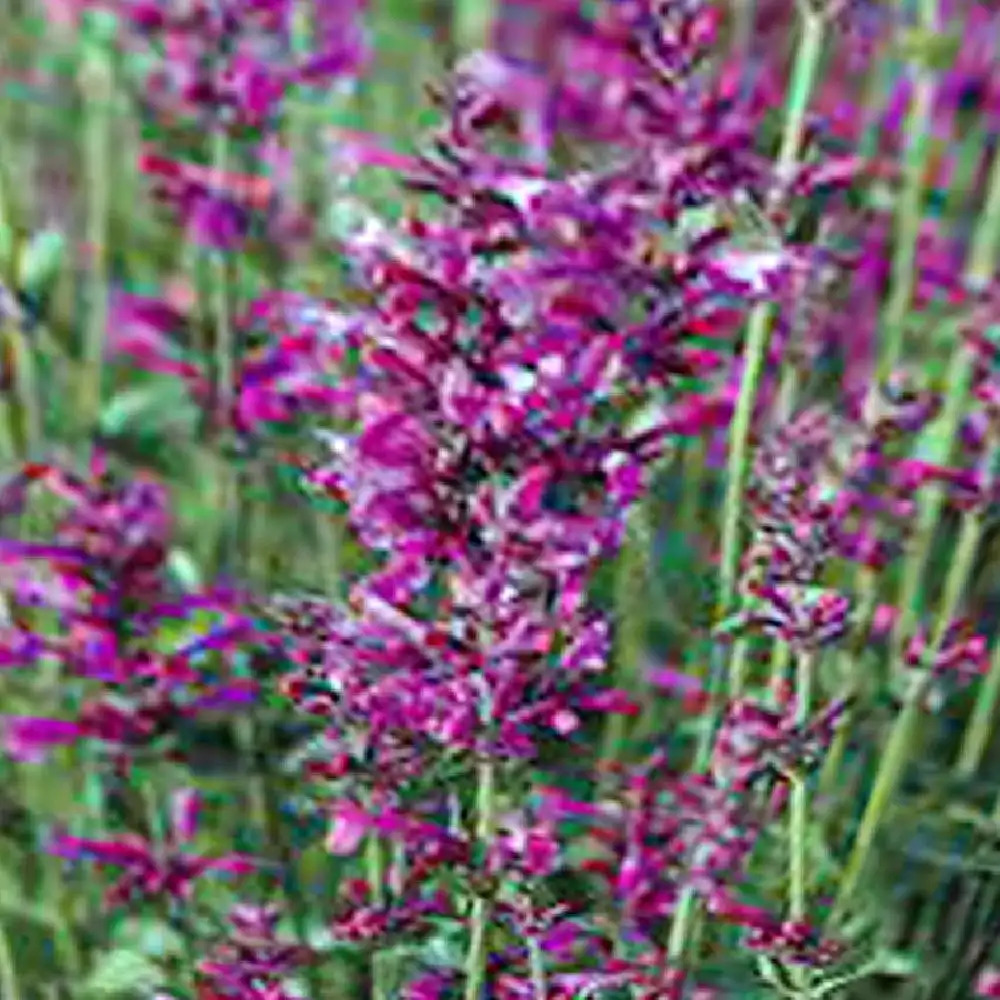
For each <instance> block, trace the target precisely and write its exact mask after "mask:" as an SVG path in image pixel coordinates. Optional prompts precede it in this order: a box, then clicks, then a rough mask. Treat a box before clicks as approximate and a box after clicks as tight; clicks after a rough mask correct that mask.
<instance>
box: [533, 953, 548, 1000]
mask: <svg viewBox="0 0 1000 1000" xmlns="http://www.w3.org/2000/svg"><path fill="white" fill-rule="evenodd" d="M528 965H529V968H530V970H531V1000H548V995H549V991H548V985H547V984H546V981H545V953H544V952H543V951H542V946H541V945H540V944H539V943H538V941H537V939H536V938H531V939H530V940H529V941H528Z"/></svg>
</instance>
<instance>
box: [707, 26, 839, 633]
mask: <svg viewBox="0 0 1000 1000" xmlns="http://www.w3.org/2000/svg"><path fill="white" fill-rule="evenodd" d="M823 27H824V25H823V19H822V18H821V17H820V16H819V15H817V14H814V13H806V14H804V15H803V17H802V37H801V39H800V42H799V46H798V49H797V51H796V55H795V65H794V68H793V70H792V80H791V86H790V91H789V96H788V105H787V114H786V118H785V128H784V132H783V133H782V139H781V149H780V151H779V154H778V161H777V164H776V173H777V176H778V180H779V185H778V186H776V187H775V188H774V189H773V190H772V197H771V198H770V199H769V200H770V201H771V202H772V203H773V202H774V201H775V200H776V199H777V198H778V196H779V193H780V190H781V187H780V185H781V184H783V183H784V182H785V181H786V180H787V178H788V176H789V174H790V173H791V170H792V168H793V167H794V166H795V161H796V160H797V158H798V156H799V151H800V147H801V145H802V132H803V125H804V122H805V114H806V109H807V107H808V105H809V99H810V96H811V95H812V90H813V85H814V83H815V80H816V73H817V70H818V68H819V63H820V57H821V55H822V51H823ZM771 317H772V308H771V304H770V303H768V302H762V303H759V304H758V305H757V306H756V307H755V308H754V310H753V311H752V313H751V314H750V319H749V322H748V326H747V335H746V347H745V349H744V363H745V367H744V370H743V378H742V381H741V384H740V391H739V396H738V397H737V400H736V410H735V413H734V414H733V423H732V429H731V431H730V436H729V461H728V466H727V469H726V496H725V501H724V506H723V514H722V555H721V561H720V580H721V592H720V602H721V605H722V608H723V614H725V613H726V612H728V610H729V608H730V607H731V606H732V603H733V600H734V598H735V596H736V574H737V570H738V566H739V553H740V539H739V528H740V517H741V514H742V505H743V486H744V480H745V478H746V473H747V468H748V465H749V458H750V454H749V452H750V449H749V437H750V423H751V421H752V419H753V408H754V402H755V400H756V398H757V390H758V388H759V386H760V380H761V376H762V375H763V371H764V362H765V358H766V354H767V346H768V343H769V341H770V330H771Z"/></svg>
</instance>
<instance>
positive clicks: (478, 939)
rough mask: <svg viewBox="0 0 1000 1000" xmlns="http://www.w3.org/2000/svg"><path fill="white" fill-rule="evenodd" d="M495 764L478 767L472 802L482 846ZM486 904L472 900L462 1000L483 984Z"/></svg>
mask: <svg viewBox="0 0 1000 1000" xmlns="http://www.w3.org/2000/svg"><path fill="white" fill-rule="evenodd" d="M495 812H496V765H495V764H494V763H493V762H492V761H488V760H485V761H483V762H482V763H480V765H479V783H478V786H477V803H476V815H477V820H476V839H477V840H478V841H479V843H480V844H482V845H483V846H484V847H486V846H488V845H489V843H490V841H491V840H492V837H493V828H494V825H495V822H496V817H495ZM490 909H491V908H490V902H489V900H488V899H487V898H486V897H485V896H483V895H480V894H477V895H476V896H475V898H474V899H473V901H472V914H471V917H470V923H469V927H470V931H469V950H468V952H467V953H466V958H465V1000H479V998H480V994H481V993H482V991H483V985H484V984H485V982H486V960H487V958H488V956H489V951H488V949H487V937H488V934H489V925H490Z"/></svg>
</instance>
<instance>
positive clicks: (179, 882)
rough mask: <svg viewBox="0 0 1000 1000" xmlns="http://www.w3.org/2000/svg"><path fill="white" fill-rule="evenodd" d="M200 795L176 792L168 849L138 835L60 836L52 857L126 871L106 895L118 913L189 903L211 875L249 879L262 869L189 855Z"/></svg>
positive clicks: (236, 857) (242, 860)
mask: <svg viewBox="0 0 1000 1000" xmlns="http://www.w3.org/2000/svg"><path fill="white" fill-rule="evenodd" d="M199 804H200V803H199V800H198V797H197V795H196V794H195V793H194V792H193V791H190V790H187V789H185V790H181V791H178V792H175V793H174V794H173V796H172V799H171V822H170V825H169V828H168V831H167V835H166V839H165V841H164V842H163V844H153V843H151V842H150V841H148V840H146V839H145V838H143V837H140V836H138V835H137V834H125V835H123V836H121V837H117V838H112V839H108V840H95V839H89V838H82V837H71V836H68V835H59V836H56V837H55V838H54V839H53V841H52V842H51V843H50V845H49V850H50V851H51V853H53V854H55V855H57V856H59V857H64V858H69V859H74V860H87V861H93V862H94V863H95V864H97V865H98V866H99V867H102V868H103V867H107V866H110V867H113V868H120V869H124V871H123V874H122V875H121V876H120V877H119V879H118V880H117V881H116V882H115V883H114V884H113V885H112V886H111V888H110V889H109V890H108V892H107V894H106V897H105V899H106V904H107V905H108V906H109V907H119V906H124V905H128V904H129V903H131V902H133V901H135V900H140V899H153V898H157V897H164V896H165V897H166V898H168V899H172V900H176V901H177V902H181V903H184V902H188V901H189V900H190V899H191V897H192V894H193V892H194V882H195V881H196V880H197V879H198V878H200V877H201V876H202V875H205V874H207V873H209V872H225V873H228V874H232V875H246V874H250V873H251V872H254V871H256V870H257V869H258V867H259V863H258V862H257V861H255V860H254V859H252V858H250V857H248V856H246V855H242V854H227V855H224V856H222V857H217V858H209V857H203V856H201V855H197V854H194V853H191V852H189V851H186V850H185V845H187V844H188V843H189V842H190V841H191V840H192V838H193V837H194V834H195V831H196V828H197V814H198V808H199Z"/></svg>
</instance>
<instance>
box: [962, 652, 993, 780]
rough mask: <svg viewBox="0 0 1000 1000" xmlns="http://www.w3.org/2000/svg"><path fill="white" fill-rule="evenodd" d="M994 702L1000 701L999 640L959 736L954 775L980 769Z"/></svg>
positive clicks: (971, 772)
mask: <svg viewBox="0 0 1000 1000" xmlns="http://www.w3.org/2000/svg"><path fill="white" fill-rule="evenodd" d="M997 701H1000V642H997V643H996V645H995V646H994V648H993V657H992V659H991V660H990V671H989V673H988V674H987V675H986V680H985V681H983V683H982V686H981V687H980V688H979V694H978V695H977V697H976V704H975V705H974V706H973V709H972V715H971V716H970V717H969V721H968V724H967V725H966V727H965V732H964V734H963V735H962V746H961V749H960V750H959V752H958V760H957V761H956V762H955V774H956V775H958V776H959V777H962V778H971V777H972V776H973V775H974V774H975V773H976V771H977V770H979V765H980V763H981V762H982V759H983V754H985V753H986V747H987V746H988V745H989V742H990V739H991V738H992V736H993V720H994V717H995V716H996V709H997Z"/></svg>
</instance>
